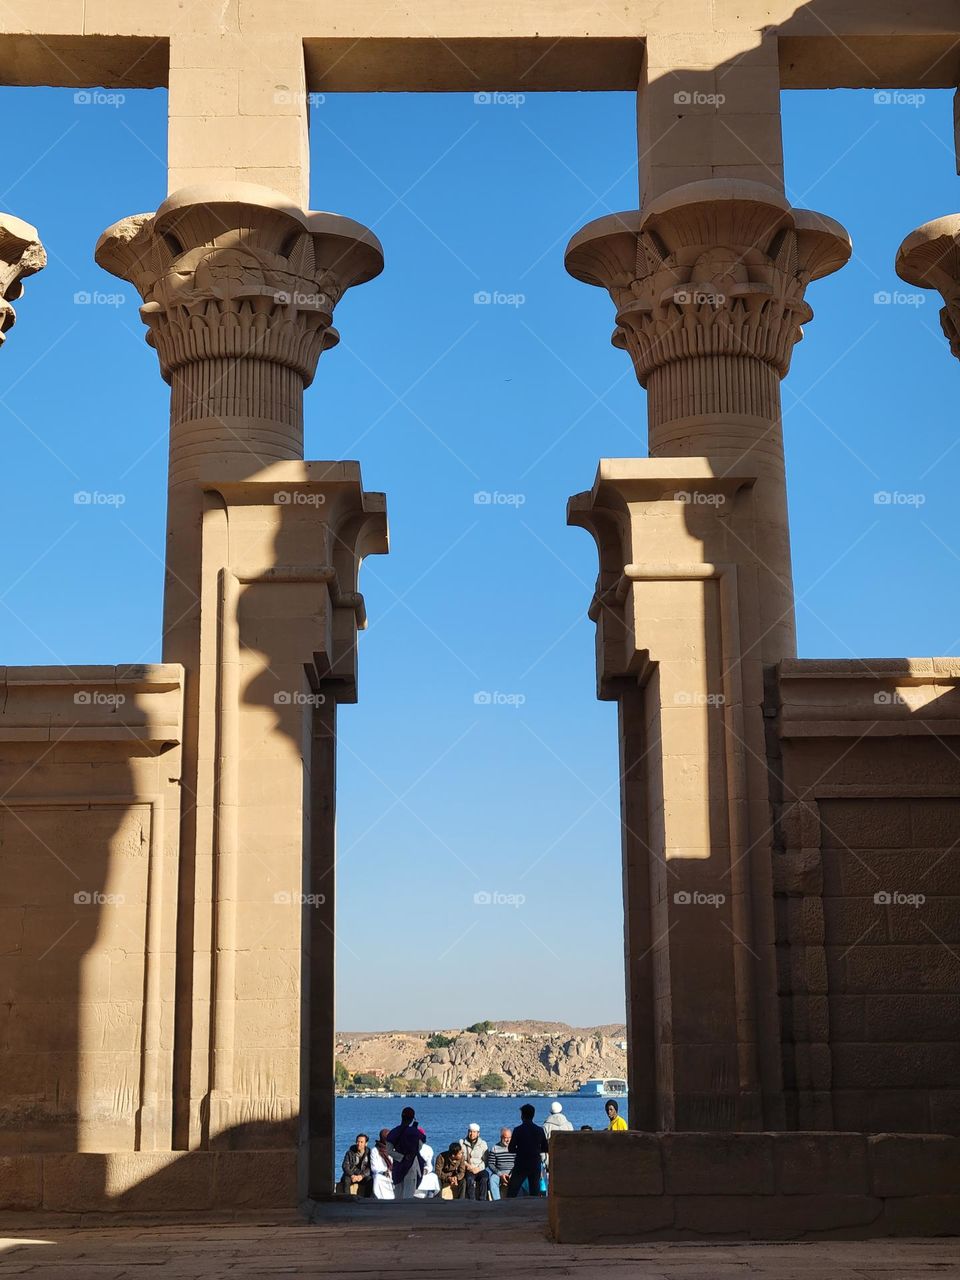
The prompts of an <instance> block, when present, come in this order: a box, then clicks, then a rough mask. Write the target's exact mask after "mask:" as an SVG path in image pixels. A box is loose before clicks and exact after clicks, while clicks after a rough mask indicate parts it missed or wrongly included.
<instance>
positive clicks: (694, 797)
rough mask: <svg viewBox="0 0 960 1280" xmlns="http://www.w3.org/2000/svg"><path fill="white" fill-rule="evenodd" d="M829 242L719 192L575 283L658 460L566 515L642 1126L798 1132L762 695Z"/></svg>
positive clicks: (579, 266)
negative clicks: (781, 1020)
mask: <svg viewBox="0 0 960 1280" xmlns="http://www.w3.org/2000/svg"><path fill="white" fill-rule="evenodd" d="M850 252H851V250H850V241H849V238H848V236H847V234H846V232H845V231H844V230H843V228H842V227H840V226H839V225H838V224H837V223H836V222H833V221H832V220H831V219H829V218H825V217H823V216H822V215H820V214H815V213H811V212H809V211H807V210H802V209H794V208H792V207H791V206H790V203H789V202H788V201H787V200H786V199H785V197H784V196H783V194H782V193H781V192H779V191H777V190H775V189H774V188H772V187H768V186H765V185H763V184H760V183H757V182H753V181H750V180H746V179H718V178H713V179H705V180H703V181H699V182H693V183H690V184H688V185H684V186H680V187H677V188H674V189H672V190H669V191H666V192H665V193H663V194H661V195H659V196H657V197H656V198H655V199H653V200H652V201H651V202H650V203H649V204H648V205H647V206H646V207H645V208H644V209H643V210H642V211H641V210H637V211H634V212H630V213H624V214H618V215H614V216H611V217H607V218H601V219H599V220H598V221H596V222H593V223H590V224H589V225H588V226H587V227H585V228H584V229H583V230H582V231H580V232H579V233H578V234H577V235H576V236H574V238H573V240H572V241H571V243H570V245H569V247H568V249H567V255H566V263H567V269H568V270H569V271H570V272H571V273H572V274H573V275H574V276H576V277H577V278H578V279H580V280H584V281H586V282H587V283H589V284H594V285H599V286H602V287H604V288H606V289H608V290H609V292H610V295H611V297H612V298H613V301H614V304H615V306H616V308H617V313H616V324H617V327H616V331H615V333H614V339H613V341H614V345H615V346H618V347H622V348H623V349H624V350H625V351H626V352H627V353H628V354H629V355H630V357H631V359H632V360H633V363H634V367H635V369H636V373H637V378H638V379H639V381H640V383H641V385H642V386H644V387H645V388H646V389H647V406H648V415H649V440H650V457H649V458H647V459H623V460H619V461H603V462H601V464H600V470H599V472H598V474H597V479H596V483H595V484H594V487H593V489H592V490H590V491H589V492H587V493H582V494H578V495H576V496H575V497H574V498H572V499H571V501H570V506H569V520H570V523H571V524H575V525H580V526H582V527H583V528H585V529H587V530H588V531H589V532H590V533H591V534H592V535H593V536H594V538H595V540H596V542H597V546H598V550H599V554H600V576H599V580H598V586H597V592H596V595H595V597H594V601H593V604H592V606H591V616H592V617H593V618H594V619H595V621H596V623H597V641H598V681H599V691H600V696H601V697H605V698H610V699H616V700H617V702H618V704H619V710H620V744H621V788H622V814H623V843H624V896H625V914H626V967H627V1009H628V1023H629V1032H630V1035H629V1039H630V1057H629V1070H630V1090H631V1101H630V1109H631V1122H632V1125H633V1126H634V1127H638V1128H645V1129H758V1128H763V1127H764V1126H767V1127H770V1126H773V1127H775V1126H776V1125H778V1124H782V1123H783V1101H782V1084H781V1079H782V1072H781V1066H780V1055H779V1032H778V1010H777V997H776V991H777V986H776V961H775V949H774V922H773V915H772V901H773V894H772V888H771V880H772V865H771V848H772V847H773V845H774V844H775V840H776V794H775V782H774V784H773V789H772V788H771V774H770V767H769V765H768V749H767V741H766V732H765V721H764V712H765V699H764V688H765V676H766V674H767V673H768V672H769V670H770V668H771V667H772V666H773V664H775V663H777V662H778V661H779V660H780V659H782V658H787V657H790V656H792V655H793V654H794V653H795V631H794V617H793V586H792V578H791V565H790V538H789V526H788V519H787V497H786V483H785V475H784V459H783V435H782V427H781V409H780V380H781V379H782V378H783V377H784V376H785V374H786V373H787V371H788V369H789V367H790V360H791V356H792V352H793V348H794V346H795V344H796V343H797V341H798V340H799V339H800V337H801V333H802V325H803V324H804V323H805V322H806V321H808V320H809V319H810V318H811V316H812V311H811V309H810V307H809V305H808V304H807V302H806V299H805V294H806V290H807V286H808V285H809V284H810V282H811V281H813V280H816V279H818V278H820V277H821V276H825V275H827V274H829V273H830V272H832V271H836V270H837V269H838V268H839V267H841V266H843V264H844V263H845V262H846V261H847V259H848V258H849V256H850Z"/></svg>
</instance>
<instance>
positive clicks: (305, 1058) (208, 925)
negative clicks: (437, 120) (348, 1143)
mask: <svg viewBox="0 0 960 1280" xmlns="http://www.w3.org/2000/svg"><path fill="white" fill-rule="evenodd" d="M96 256H97V261H98V262H99V263H100V265H101V266H103V267H105V268H106V269H107V270H109V271H112V272H113V273H114V274H116V275H118V276H121V277H122V278H124V279H126V280H129V281H131V282H132V283H133V284H134V285H135V286H136V287H137V289H138V290H139V291H140V294H141V296H142V298H143V307H142V308H141V315H142V317H143V320H144V322H145V324H146V325H147V328H148V335H147V341H148V342H149V343H150V345H151V346H153V347H154V348H155V350H156V352H157V355H158V357H159V361H160V371H161V374H162V376H163V377H164V378H165V380H166V381H167V382H169V383H170V387H171V421H170V463H169V502H168V521H167V564H166V586H165V593H164V642H163V656H164V660H165V661H168V662H178V663H182V665H183V666H184V668H185V672H186V683H185V708H184V771H183V779H182V797H183V817H182V821H181V829H180V842H179V852H180V888H179V897H178V941H177V1019H176V1032H175V1056H174V1073H175V1082H174V1089H175V1096H174V1100H173V1113H174V1145H176V1146H182V1147H189V1148H191V1149H192V1148H196V1147H202V1146H208V1145H211V1146H212V1145H221V1146H231V1147H243V1146H257V1147H273V1148H277V1149H286V1150H289V1149H290V1148H291V1147H292V1146H296V1145H297V1143H298V1141H299V1142H300V1144H301V1146H304V1145H305V1146H306V1147H307V1149H308V1151H309V1160H308V1163H309V1164H310V1166H311V1172H310V1178H311V1179H312V1178H313V1177H314V1175H315V1176H316V1179H317V1181H316V1183H315V1184H314V1183H312V1182H311V1184H310V1186H309V1188H308V1189H310V1190H324V1189H326V1184H327V1182H328V1181H329V1169H330V1168H331V1167H332V1163H331V1159H332V1157H331V1153H330V1151H329V1145H328V1144H329V1142H330V1141H332V1137H331V1134H330V1129H331V1125H330V1114H329V1112H330V1109H331V1108H332V1083H331V1074H330V1073H331V1068H330V1064H331V1063H332V1060H333V998H332V992H333V986H332V983H333V956H332V943H331V940H332V937H333V892H334V885H333V865H334V851H333V813H334V809H333V791H334V743H335V710H336V704H337V703H338V702H339V701H349V700H352V699H353V698H354V697H355V685H356V669H355V652H356V634H357V629H358V628H359V627H362V626H364V625H365V614H364V608H363V601H362V598H361V597H360V596H359V595H358V593H357V574H358V569H359V565H360V561H361V559H362V558H363V556H364V555H366V554H368V553H373V552H384V551H386V516H385V509H384V501H383V495H382V494H371V493H365V492H364V491H363V488H362V484H361V481H360V473H359V468H358V466H357V464H356V463H351V462H304V461H303V393H304V388H305V387H306V386H307V385H309V383H310V382H311V380H312V378H313V376H314V372H315V370H316V366H317V361H318V359H319V357H320V355H321V353H322V352H323V351H324V350H326V349H328V348H329V347H331V346H333V345H334V344H335V343H336V341H337V340H338V338H337V333H336V330H335V329H334V328H333V327H332V320H333V312H334V308H335V307H336V305H337V303H338V302H339V300H340V299H341V297H342V296H343V294H344V293H345V292H346V290H347V289H349V288H351V287H352V286H353V285H357V284H360V283H363V282H364V281H367V280H370V279H371V278H372V277H374V276H375V275H377V274H378V273H379V272H380V270H381V269H382V265H383V255H382V250H381V247H380V244H379V242H378V241H377V239H376V237H375V236H374V235H373V234H372V233H371V232H370V231H368V230H367V229H366V228H365V227H362V226H360V224H358V223H356V222H353V221H351V220H350V219H349V218H343V217H339V216H338V215H335V214H329V213H305V212H303V211H301V210H299V209H297V208H295V207H294V206H292V205H291V204H290V203H289V201H288V200H287V199H286V197H284V196H282V195H280V194H278V193H277V192H274V191H271V190H269V189H266V188H263V187H257V186H252V185H249V184H224V185H222V186H214V187H192V188H187V189H184V190H181V191H178V192H174V194H173V195H171V196H170V197H169V198H168V199H167V200H165V201H164V203H163V204H162V205H161V206H160V208H159V209H158V210H157V212H156V213H155V214H141V215H138V216H136V217H132V218H127V219H125V220H123V221H122V222H119V223H117V224H116V225H115V226H113V227H111V228H110V229H109V230H108V231H106V232H105V233H104V235H103V236H102V237H101V239H100V241H99V244H98V246H97V254H96ZM301 1073H302V1074H301ZM301 1079H303V1080H304V1081H305V1082H306V1083H305V1084H304V1086H303V1088H301ZM298 1135H299V1136H298ZM304 1136H305V1142H304Z"/></svg>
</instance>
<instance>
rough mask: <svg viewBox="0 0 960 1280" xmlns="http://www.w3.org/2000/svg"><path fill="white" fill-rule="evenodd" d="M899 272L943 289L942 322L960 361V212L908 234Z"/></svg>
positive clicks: (913, 280)
mask: <svg viewBox="0 0 960 1280" xmlns="http://www.w3.org/2000/svg"><path fill="white" fill-rule="evenodd" d="M897 275H898V276H899V277H900V279H901V280H906V281H907V283H908V284H915V285H919V286H920V288H921V289H937V290H939V292H940V294H941V296H942V297H943V301H944V307H943V310H942V311H941V312H940V323H941V324H942V325H943V332H944V333H945V334H946V335H947V341H948V342H949V343H950V350H951V351H952V352H953V354H954V355H955V356H956V357H957V359H958V360H960V213H954V214H951V215H950V216H949V217H946V218H937V219H936V221H934V222H927V223H924V225H923V226H922V227H918V228H917V230H916V231H914V232H913V233H912V234H911V235H909V236H907V238H906V240H904V242H903V244H902V245H901V246H900V252H899V253H898V254H897Z"/></svg>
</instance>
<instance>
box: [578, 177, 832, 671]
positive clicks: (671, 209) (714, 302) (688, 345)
mask: <svg viewBox="0 0 960 1280" xmlns="http://www.w3.org/2000/svg"><path fill="white" fill-rule="evenodd" d="M850 251H851V250H850V241H849V237H848V236H847V234H846V232H845V231H844V230H843V228H842V227H841V226H840V225H839V224H838V223H836V222H834V221H833V220H832V219H830V218H825V217H823V215H821V214H816V213H811V212H809V211H808V210H806V209H792V208H791V207H790V204H789V202H788V201H787V200H786V199H785V197H784V196H782V195H781V194H780V193H779V192H778V191H776V190H774V189H773V188H772V187H765V186H763V185H761V184H759V183H754V182H749V181H746V180H735V179H707V180H705V181H703V182H695V183H690V184H688V185H686V186H682V187H678V188H676V189H674V190H672V191H669V192H667V193H666V194H664V195H662V196H659V197H657V198H656V199H654V200H653V201H651V203H650V204H649V205H647V206H646V208H645V209H644V210H642V211H639V210H638V211H634V212H630V213H622V214H615V215H611V216H609V217H605V218H599V219H597V221H595V222H591V223H588V225H587V226H586V227H584V228H583V230H582V231H580V232H579V233H578V234H577V235H576V236H574V238H573V240H571V242H570V244H569V246H568V248H567V253H566V264H567V270H568V271H569V272H570V273H571V274H572V275H574V276H576V277H577V279H579V280H583V281H585V282H586V283H588V284H594V285H599V286H601V287H603V288H606V289H607V290H609V292H610V295H611V297H612V298H613V301H614V304H615V305H616V308H617V317H616V324H617V328H616V330H615V332H614V335H613V343H614V346H618V347H622V348H623V349H624V350H625V351H627V352H628V354H629V355H630V358H631V359H632V361H633V365H634V369H635V370H636V374H637V379H638V381H639V382H640V385H641V386H643V387H645V388H646V389H647V411H648V419H649V441H650V444H649V448H650V456H651V457H654V458H664V457H708V458H710V459H711V460H712V461H713V462H714V465H715V468H716V473H717V474H718V475H724V474H727V473H737V474H740V473H744V472H749V473H752V474H755V475H756V485H755V511H754V513H753V514H752V520H753V521H755V523H754V524H753V526H752V528H745V527H741V528H736V527H735V526H733V527H734V528H735V531H736V533H737V534H738V535H739V536H742V537H743V538H744V542H745V545H749V546H751V547H752V549H753V553H754V555H755V557H756V565H757V572H758V584H757V585H758V590H759V601H758V605H759V614H760V620H761V627H760V633H759V635H758V637H757V643H758V644H759V646H760V651H761V654H762V656H763V658H764V660H765V661H768V662H776V661H778V660H779V659H780V658H784V657H790V656H792V655H794V654H795V652H796V638H795V628H794V616H793V582H792V573H791V563H790V536H789V526H788V519H787V494H786V479H785V474H784V462H783V431H782V426H781V420H780V379H781V378H783V377H784V376H785V375H786V373H787V372H788V370H789V368H790V360H791V356H792V354H793V348H794V345H795V344H796V343H797V342H798V341H799V340H800V338H801V337H802V328H801V326H802V325H803V324H805V323H806V322H807V321H808V320H810V319H811V318H812V316H813V312H812V310H811V308H810V307H809V305H808V304H807V302H806V301H805V298H804V295H805V293H806V289H807V286H808V285H809V283H810V281H811V280H816V279H819V278H820V277H821V276H824V275H828V274H829V273H830V272H833V271H836V270H838V269H839V268H840V267H841V266H843V265H844V263H845V262H846V261H847V259H848V258H849V256H850Z"/></svg>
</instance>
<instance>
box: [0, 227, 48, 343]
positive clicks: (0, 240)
mask: <svg viewBox="0 0 960 1280" xmlns="http://www.w3.org/2000/svg"><path fill="white" fill-rule="evenodd" d="M46 265H47V255H46V253H45V252H44V249H43V245H42V244H41V243H40V238H39V236H38V235H37V229H36V227H32V226H31V225H30V223H29V222H22V221H21V220H20V219H19V218H14V217H13V216H12V215H11V214H9V213H3V214H0V343H3V342H5V341H6V335H7V331H8V330H9V329H12V328H13V326H14V324H16V320H17V314H16V312H15V311H14V309H13V307H12V306H11V305H10V304H11V303H13V302H16V300H17V299H18V298H19V297H20V295H21V294H22V293H23V281H24V280H25V278H26V277H27V276H32V275H35V274H36V272H38V271H42V270H43V268H44V267H45V266H46Z"/></svg>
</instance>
